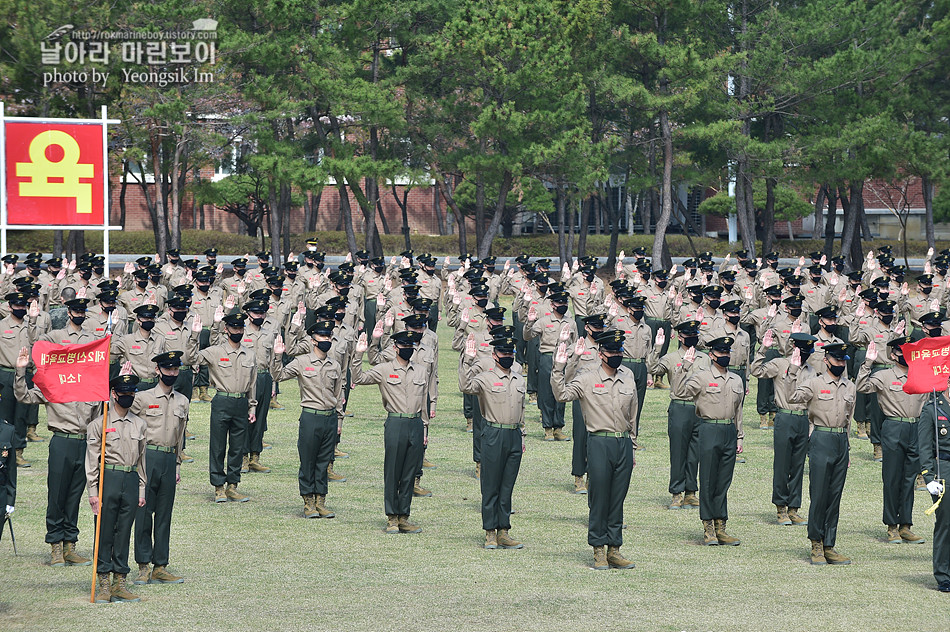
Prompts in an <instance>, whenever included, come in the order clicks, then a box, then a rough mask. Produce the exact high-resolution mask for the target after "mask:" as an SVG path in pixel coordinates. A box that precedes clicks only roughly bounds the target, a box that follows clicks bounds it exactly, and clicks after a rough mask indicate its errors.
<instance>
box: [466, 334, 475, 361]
mask: <svg viewBox="0 0 950 632" xmlns="http://www.w3.org/2000/svg"><path fill="white" fill-rule="evenodd" d="M465 355H466V356H468V357H469V358H472V359H473V360H474V359H475V334H474V333H470V334H469V335H468V338H467V339H466V340H465Z"/></svg>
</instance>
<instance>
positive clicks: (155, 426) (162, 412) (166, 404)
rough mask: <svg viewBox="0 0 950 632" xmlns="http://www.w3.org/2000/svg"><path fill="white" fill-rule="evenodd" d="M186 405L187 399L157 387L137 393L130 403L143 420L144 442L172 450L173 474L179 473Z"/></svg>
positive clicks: (188, 403) (187, 404)
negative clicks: (173, 450)
mask: <svg viewBox="0 0 950 632" xmlns="http://www.w3.org/2000/svg"><path fill="white" fill-rule="evenodd" d="M190 405H191V403H190V401H189V399H188V398H187V397H185V396H184V395H182V394H181V393H179V392H178V391H176V390H175V389H171V391H170V392H168V393H165V391H164V389H162V386H161V384H157V385H156V386H155V387H154V388H148V389H145V390H144V391H139V392H138V393H136V394H135V401H134V402H132V408H131V411H132V412H133V413H134V414H136V415H138V416H139V417H140V418H142V419H143V420H144V421H145V440H146V443H148V445H155V446H163V447H166V448H175V457H176V461H175V473H176V474H181V451H182V449H183V448H184V445H185V426H187V425H188V409H189V407H190Z"/></svg>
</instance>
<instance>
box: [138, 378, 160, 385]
mask: <svg viewBox="0 0 950 632" xmlns="http://www.w3.org/2000/svg"><path fill="white" fill-rule="evenodd" d="M142 384H151V385H152V386H155V385H156V384H158V380H157V379H154V380H139V382H138V386H141V385H142Z"/></svg>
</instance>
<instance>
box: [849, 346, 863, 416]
mask: <svg viewBox="0 0 950 632" xmlns="http://www.w3.org/2000/svg"><path fill="white" fill-rule="evenodd" d="M867 353H868V351H867V349H861V348H860V347H855V349H854V353H853V354H849V355H851V357H853V358H854V366H853V368H850V367H849V368H848V375H852V374H853V375H855V376H856V375H857V371H858V370H859V369H860V368H861V366H862V365H863V364H864V358H865V357H866V356H867ZM851 379H852V380H853V379H854V377H852V378H851ZM854 420H855V421H861V422H864V421H868V395H867V393H862V392H860V391H858V392H857V393H855V396H854Z"/></svg>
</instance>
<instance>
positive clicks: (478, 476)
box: [475, 463, 482, 481]
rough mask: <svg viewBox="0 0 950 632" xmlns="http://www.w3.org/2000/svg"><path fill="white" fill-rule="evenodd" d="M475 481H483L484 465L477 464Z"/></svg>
mask: <svg viewBox="0 0 950 632" xmlns="http://www.w3.org/2000/svg"><path fill="white" fill-rule="evenodd" d="M475 480H479V481H480V480H482V464H481V463H476V464H475Z"/></svg>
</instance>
